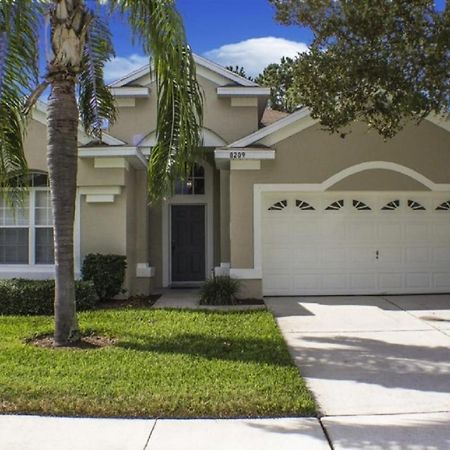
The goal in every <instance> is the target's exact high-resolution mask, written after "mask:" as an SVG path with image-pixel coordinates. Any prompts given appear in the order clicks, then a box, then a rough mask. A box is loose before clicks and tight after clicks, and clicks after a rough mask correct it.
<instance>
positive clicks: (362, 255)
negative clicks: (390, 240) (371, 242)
mask: <svg viewBox="0 0 450 450" xmlns="http://www.w3.org/2000/svg"><path fill="white" fill-rule="evenodd" d="M376 251H377V249H376V248H374V247H354V248H351V249H350V262H351V263H352V266H354V263H359V264H364V265H365V266H367V265H370V266H375V265H376V264H377V259H376Z"/></svg>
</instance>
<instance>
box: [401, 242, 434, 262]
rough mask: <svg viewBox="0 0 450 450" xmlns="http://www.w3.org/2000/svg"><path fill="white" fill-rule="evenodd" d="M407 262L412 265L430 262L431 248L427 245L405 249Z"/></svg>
mask: <svg viewBox="0 0 450 450" xmlns="http://www.w3.org/2000/svg"><path fill="white" fill-rule="evenodd" d="M405 256H406V261H405V262H406V264H408V265H411V266H422V265H424V264H427V265H428V264H430V262H431V258H430V249H429V248H427V247H411V248H407V249H406V250H405Z"/></svg>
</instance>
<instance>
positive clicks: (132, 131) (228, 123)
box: [109, 77, 258, 145]
mask: <svg viewBox="0 0 450 450" xmlns="http://www.w3.org/2000/svg"><path fill="white" fill-rule="evenodd" d="M198 81H199V83H200V85H201V87H202V89H203V92H204V98H205V103H204V119H203V126H204V127H205V128H208V129H210V130H212V131H213V132H214V133H216V134H218V135H219V136H220V137H222V138H223V139H224V140H225V141H226V142H232V141H235V140H237V139H239V138H241V137H243V136H246V135H248V134H250V133H252V132H254V131H256V130H257V129H258V110H257V109H258V108H257V107H256V106H255V107H231V100H230V99H229V98H219V97H217V92H216V89H217V85H216V84H214V83H212V82H211V81H209V80H207V79H205V78H203V77H198ZM149 87H150V90H151V92H150V96H149V97H148V98H140V99H139V98H138V99H136V105H135V106H134V107H120V108H119V115H118V119H117V121H116V123H115V124H114V125H113V126H112V127H111V129H110V130H109V132H110V133H111V134H112V135H113V136H115V137H117V138H119V139H122V140H123V141H125V142H127V143H129V144H131V145H135V144H137V143H138V142H139V141H140V140H141V139H143V138H144V137H145V136H147V135H148V134H149V133H151V132H153V131H154V130H155V128H156V94H155V90H154V85H153V84H151V85H150V86H149Z"/></svg>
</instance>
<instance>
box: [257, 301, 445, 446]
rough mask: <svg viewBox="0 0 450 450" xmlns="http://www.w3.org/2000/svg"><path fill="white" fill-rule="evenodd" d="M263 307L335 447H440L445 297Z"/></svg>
mask: <svg viewBox="0 0 450 450" xmlns="http://www.w3.org/2000/svg"><path fill="white" fill-rule="evenodd" d="M266 303H267V306H268V307H269V309H270V310H271V311H272V312H273V314H274V315H275V317H276V320H277V322H278V325H279V327H280V328H281V331H282V333H283V336H284V337H285V339H286V342H287V344H288V346H289V349H290V351H291V353H292V355H293V357H294V359H295V362H296V364H297V365H298V367H299V368H300V370H301V372H302V375H303V376H304V377H305V378H306V380H307V383H308V385H309V387H310V389H311V390H312V391H313V393H314V394H315V396H316V399H317V401H318V403H319V406H320V409H321V413H322V415H323V416H324V417H323V418H322V424H323V425H324V426H325V428H326V429H327V430H328V433H329V435H330V437H331V439H332V441H333V444H334V448H335V449H340V448H342V449H351V448H355V449H365V448H367V449H371V450H375V449H383V450H385V449H391V448H392V449H394V448H395V449H397V448H398V449H408V450H409V449H410V448H411V449H413V448H414V450H416V448H417V449H421V448H424V449H427V450H435V449H439V450H440V449H450V295H410V296H406V295H405V296H373V297H372V296H355V297H353V296H349V297H289V298H287V297H284V298H267V299H266ZM369 436H372V437H369ZM402 439H406V440H407V442H406V444H407V445H405V443H404V442H403V440H402ZM421 439H422V440H423V441H422V444H423V447H422V446H420V445H419V444H420V440H421ZM430 439H431V440H430ZM408 442H409V443H408ZM397 444H398V446H397V447H396V446H395V445H397ZM408 445H409V446H408Z"/></svg>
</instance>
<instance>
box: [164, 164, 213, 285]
mask: <svg viewBox="0 0 450 450" xmlns="http://www.w3.org/2000/svg"><path fill="white" fill-rule="evenodd" d="M200 164H201V165H202V166H203V167H204V169H205V195H174V196H173V197H169V198H166V199H164V200H163V201H162V284H163V287H170V286H172V285H174V286H176V285H179V284H183V285H186V284H188V283H173V282H172V251H171V250H172V245H171V242H172V205H204V207H205V220H206V223H205V280H206V279H207V278H208V277H209V275H210V272H211V270H212V269H213V268H214V169H213V167H212V166H211V165H210V164H209V163H208V162H206V161H201V162H200ZM196 284H198V283H196Z"/></svg>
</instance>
